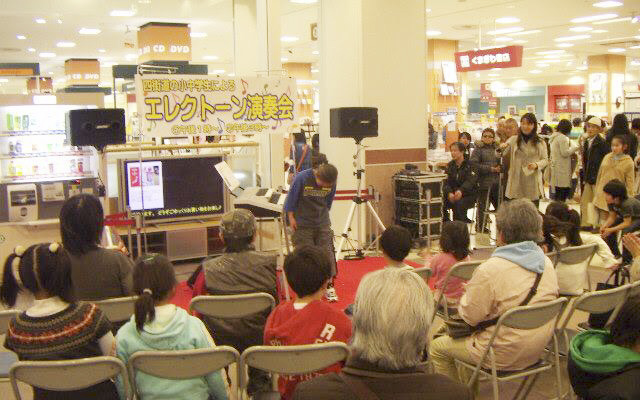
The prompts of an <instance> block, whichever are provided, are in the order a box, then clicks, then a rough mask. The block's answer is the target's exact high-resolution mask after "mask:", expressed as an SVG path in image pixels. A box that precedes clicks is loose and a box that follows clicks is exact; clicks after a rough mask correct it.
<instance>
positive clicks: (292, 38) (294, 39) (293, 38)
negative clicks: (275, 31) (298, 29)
mask: <svg viewBox="0 0 640 400" xmlns="http://www.w3.org/2000/svg"><path fill="white" fill-rule="evenodd" d="M298 40H300V38H299V37H297V36H280V41H281V42H286V43H291V42H297V41H298Z"/></svg>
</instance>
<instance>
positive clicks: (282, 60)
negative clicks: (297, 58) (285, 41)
mask: <svg viewBox="0 0 640 400" xmlns="http://www.w3.org/2000/svg"><path fill="white" fill-rule="evenodd" d="M287 61H289V59H288V58H287V57H281V58H280V62H287Z"/></svg>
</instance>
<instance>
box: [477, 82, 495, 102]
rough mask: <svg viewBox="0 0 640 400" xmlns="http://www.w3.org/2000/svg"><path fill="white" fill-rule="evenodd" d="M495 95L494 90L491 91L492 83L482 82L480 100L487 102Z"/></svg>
mask: <svg viewBox="0 0 640 400" xmlns="http://www.w3.org/2000/svg"><path fill="white" fill-rule="evenodd" d="M492 97H493V92H491V84H490V83H481V84H480V101H481V102H483V103H487V102H488V101H489V99H491V98H492Z"/></svg>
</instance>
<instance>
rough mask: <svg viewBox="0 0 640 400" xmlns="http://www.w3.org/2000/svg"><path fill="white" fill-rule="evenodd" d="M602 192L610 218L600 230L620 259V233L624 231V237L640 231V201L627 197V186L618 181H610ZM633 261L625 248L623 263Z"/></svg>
mask: <svg viewBox="0 0 640 400" xmlns="http://www.w3.org/2000/svg"><path fill="white" fill-rule="evenodd" d="M602 190H603V191H604V197H605V200H606V201H607V205H608V206H609V216H608V217H607V220H606V221H605V222H604V224H603V225H602V227H601V228H600V234H601V235H602V237H603V238H604V239H605V241H606V242H607V244H608V245H609V248H610V249H611V252H612V253H613V255H614V256H615V257H616V258H618V257H620V249H619V248H618V231H622V234H623V235H624V234H626V233H630V232H635V231H637V230H639V229H640V200H638V199H636V198H634V197H627V188H626V186H625V185H624V183H622V182H621V181H619V180H617V179H613V180H611V181H609V182H608V183H607V184H606V185H604V188H603V189H602ZM631 260H632V256H631V253H630V252H629V250H627V249H626V248H624V249H623V251H622V262H623V263H624V264H629V263H631Z"/></svg>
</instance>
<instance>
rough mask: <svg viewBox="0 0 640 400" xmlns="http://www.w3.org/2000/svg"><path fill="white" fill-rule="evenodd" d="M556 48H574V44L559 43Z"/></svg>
mask: <svg viewBox="0 0 640 400" xmlns="http://www.w3.org/2000/svg"><path fill="white" fill-rule="evenodd" d="M556 47H573V43H558V44H557V45H556Z"/></svg>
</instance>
